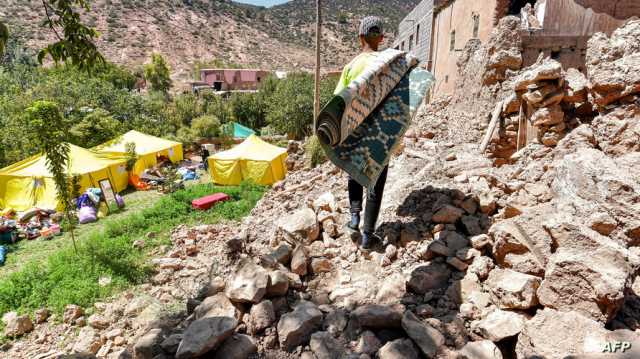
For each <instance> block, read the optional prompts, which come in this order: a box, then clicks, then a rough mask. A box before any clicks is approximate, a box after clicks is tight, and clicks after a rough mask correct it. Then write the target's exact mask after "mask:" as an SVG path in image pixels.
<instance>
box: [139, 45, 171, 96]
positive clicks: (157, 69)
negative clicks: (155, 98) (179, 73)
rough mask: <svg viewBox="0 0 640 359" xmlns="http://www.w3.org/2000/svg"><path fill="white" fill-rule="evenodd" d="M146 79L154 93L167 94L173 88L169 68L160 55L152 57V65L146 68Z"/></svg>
mask: <svg viewBox="0 0 640 359" xmlns="http://www.w3.org/2000/svg"><path fill="white" fill-rule="evenodd" d="M144 78H145V80H147V81H148V82H149V83H150V84H151V89H152V90H154V91H159V92H164V93H166V92H167V91H169V89H170V88H171V86H172V82H171V76H170V72H169V66H168V65H167V62H166V61H165V59H164V57H162V55H160V54H153V55H151V63H150V64H147V65H145V66H144Z"/></svg>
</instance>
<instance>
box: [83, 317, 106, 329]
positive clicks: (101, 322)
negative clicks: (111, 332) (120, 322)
mask: <svg viewBox="0 0 640 359" xmlns="http://www.w3.org/2000/svg"><path fill="white" fill-rule="evenodd" d="M87 323H89V325H90V326H91V327H92V328H94V329H106V328H108V327H109V324H110V323H109V321H108V320H107V318H105V317H104V316H102V315H100V314H92V315H91V316H89V318H88V319H87Z"/></svg>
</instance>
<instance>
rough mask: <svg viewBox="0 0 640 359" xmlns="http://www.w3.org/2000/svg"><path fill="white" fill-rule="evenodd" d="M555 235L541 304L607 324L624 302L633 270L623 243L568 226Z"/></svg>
mask: <svg viewBox="0 0 640 359" xmlns="http://www.w3.org/2000/svg"><path fill="white" fill-rule="evenodd" d="M552 233H553V235H554V237H555V239H556V241H557V243H558V249H557V251H556V252H555V253H554V254H553V255H552V256H551V261H550V263H549V265H548V267H547V271H546V274H545V278H544V280H543V281H542V284H541V285H540V289H539V290H538V298H539V300H540V303H541V304H542V305H544V306H545V307H549V308H553V309H558V310H561V311H571V310H574V311H577V312H579V313H581V314H583V315H585V316H588V317H590V318H592V319H595V320H598V321H601V322H608V321H609V320H611V319H612V318H613V316H614V315H615V314H616V313H617V312H618V310H619V309H620V308H621V307H622V305H623V303H624V292H625V290H626V288H627V287H628V286H630V285H631V281H632V275H633V272H634V270H633V267H632V266H631V265H630V264H629V262H628V261H627V257H628V255H629V254H628V251H627V250H626V249H625V248H623V247H622V246H621V245H620V244H617V243H616V242H614V241H612V240H611V239H610V238H607V237H604V236H602V235H600V234H598V233H597V232H595V231H593V230H591V229H589V228H586V227H576V226H574V225H569V224H565V225H562V226H559V227H556V228H554V229H553V230H552Z"/></svg>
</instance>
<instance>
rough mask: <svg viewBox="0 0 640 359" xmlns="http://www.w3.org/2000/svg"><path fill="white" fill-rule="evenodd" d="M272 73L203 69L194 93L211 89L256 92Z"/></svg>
mask: <svg viewBox="0 0 640 359" xmlns="http://www.w3.org/2000/svg"><path fill="white" fill-rule="evenodd" d="M269 75H272V72H271V71H266V70H257V69H202V70H200V81H194V82H192V83H191V86H192V88H193V90H194V91H197V90H199V89H202V88H210V89H213V90H214V91H255V90H257V89H258V86H259V85H260V83H261V82H262V81H264V79H266V78H267V77H268V76H269Z"/></svg>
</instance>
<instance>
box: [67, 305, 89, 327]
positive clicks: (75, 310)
mask: <svg viewBox="0 0 640 359" xmlns="http://www.w3.org/2000/svg"><path fill="white" fill-rule="evenodd" d="M83 315H84V310H83V309H82V308H81V307H80V306H78V305H75V304H69V305H67V306H66V307H65V308H64V313H63V314H62V321H64V322H65V323H73V322H75V320H76V319H78V318H80V317H81V316H83Z"/></svg>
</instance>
